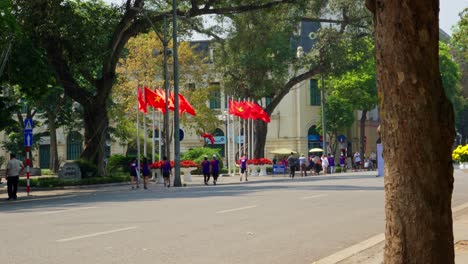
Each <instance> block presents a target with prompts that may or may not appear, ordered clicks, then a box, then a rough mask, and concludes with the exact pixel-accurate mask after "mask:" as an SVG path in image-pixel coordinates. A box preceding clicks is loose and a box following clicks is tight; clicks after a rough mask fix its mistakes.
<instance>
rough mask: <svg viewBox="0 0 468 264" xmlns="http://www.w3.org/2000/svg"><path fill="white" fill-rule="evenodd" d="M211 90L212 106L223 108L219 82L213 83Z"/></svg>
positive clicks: (213, 107)
mask: <svg viewBox="0 0 468 264" xmlns="http://www.w3.org/2000/svg"><path fill="white" fill-rule="evenodd" d="M210 86H211V92H210V97H209V98H210V108H211V109H219V108H221V89H220V87H219V83H212V84H211V85H210Z"/></svg>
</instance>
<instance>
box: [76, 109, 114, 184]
mask: <svg viewBox="0 0 468 264" xmlns="http://www.w3.org/2000/svg"><path fill="white" fill-rule="evenodd" d="M96 101H97V102H96ZM83 107H84V126H85V135H84V145H85V146H84V150H83V152H82V153H81V158H83V159H86V160H89V161H91V162H92V163H94V164H96V165H97V166H98V175H99V176H104V175H106V170H105V167H104V158H105V157H104V146H105V142H106V133H107V128H108V126H109V117H108V115H107V105H106V103H105V101H103V102H101V103H99V101H98V100H95V102H94V103H90V104H88V105H85V106H83Z"/></svg>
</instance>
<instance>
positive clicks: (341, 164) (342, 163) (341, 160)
mask: <svg viewBox="0 0 468 264" xmlns="http://www.w3.org/2000/svg"><path fill="white" fill-rule="evenodd" d="M345 165H346V158H345V156H344V155H343V153H342V154H341V155H340V167H341V173H343V172H344V168H345Z"/></svg>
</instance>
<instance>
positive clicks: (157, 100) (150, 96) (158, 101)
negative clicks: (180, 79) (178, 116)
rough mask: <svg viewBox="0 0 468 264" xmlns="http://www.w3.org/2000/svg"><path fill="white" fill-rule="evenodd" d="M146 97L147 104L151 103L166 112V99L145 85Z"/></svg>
mask: <svg viewBox="0 0 468 264" xmlns="http://www.w3.org/2000/svg"><path fill="white" fill-rule="evenodd" d="M145 98H146V102H147V104H149V105H151V106H152V107H154V108H155V109H158V110H159V111H161V112H164V111H163V109H164V108H165V104H164V100H163V99H162V97H161V96H159V95H158V94H157V93H155V92H153V91H152V90H150V89H148V87H145Z"/></svg>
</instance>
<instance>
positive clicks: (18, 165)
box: [6, 153, 24, 200]
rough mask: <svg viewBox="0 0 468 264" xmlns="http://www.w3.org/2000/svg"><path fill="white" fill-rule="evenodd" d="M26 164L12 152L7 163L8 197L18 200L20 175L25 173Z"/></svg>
mask: <svg viewBox="0 0 468 264" xmlns="http://www.w3.org/2000/svg"><path fill="white" fill-rule="evenodd" d="M23 169H24V165H23V163H22V162H21V161H19V160H17V159H16V155H15V154H14V153H11V154H10V160H9V161H8V164H7V169H6V179H7V185H8V199H7V200H11V199H13V200H16V198H17V196H16V193H17V191H18V182H19V176H20V175H21V174H22V173H23Z"/></svg>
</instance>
